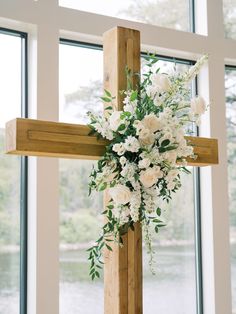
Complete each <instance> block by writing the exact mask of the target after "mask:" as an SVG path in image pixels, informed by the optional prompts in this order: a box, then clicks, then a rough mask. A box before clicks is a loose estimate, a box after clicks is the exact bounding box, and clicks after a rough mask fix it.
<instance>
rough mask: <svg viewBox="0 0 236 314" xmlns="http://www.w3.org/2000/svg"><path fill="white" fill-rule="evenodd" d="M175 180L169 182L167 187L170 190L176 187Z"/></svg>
mask: <svg viewBox="0 0 236 314" xmlns="http://www.w3.org/2000/svg"><path fill="white" fill-rule="evenodd" d="M175 185H176V184H175V182H174V181H170V182H169V183H168V184H167V189H168V190H173V189H174V188H175Z"/></svg>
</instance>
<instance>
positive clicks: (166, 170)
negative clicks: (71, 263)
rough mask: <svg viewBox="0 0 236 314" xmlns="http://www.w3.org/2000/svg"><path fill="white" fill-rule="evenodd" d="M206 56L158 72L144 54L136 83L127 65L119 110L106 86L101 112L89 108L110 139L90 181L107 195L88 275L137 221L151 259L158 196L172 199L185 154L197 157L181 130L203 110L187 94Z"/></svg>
mask: <svg viewBox="0 0 236 314" xmlns="http://www.w3.org/2000/svg"><path fill="white" fill-rule="evenodd" d="M206 60H207V56H203V57H202V58H200V59H199V60H198V61H197V62H196V64H195V65H194V66H192V67H191V68H190V69H189V70H188V71H187V72H185V73H174V74H173V75H167V74H164V73H160V69H159V68H158V67H157V61H158V60H157V58H156V57H155V56H148V57H147V58H146V66H147V69H148V70H147V71H146V72H145V73H144V74H143V75H142V79H141V83H140V85H139V86H135V87H133V86H132V84H131V77H132V75H135V74H132V73H131V72H130V71H129V70H127V80H128V88H127V90H125V91H121V92H122V93H123V95H124V101H123V103H124V107H123V110H122V111H113V107H112V102H113V100H114V97H112V95H111V93H110V92H109V91H106V90H105V95H104V97H102V100H103V101H104V102H106V103H108V106H107V108H106V110H105V115H104V116H97V115H94V114H92V113H91V112H89V113H88V115H89V118H90V123H89V126H90V128H91V129H92V133H97V134H98V135H99V136H100V137H102V138H105V139H108V140H110V141H111V142H110V144H109V145H108V146H107V147H106V152H105V154H104V155H103V157H102V158H101V159H100V160H99V161H98V163H97V168H96V169H95V168H93V170H92V172H91V181H90V184H89V190H90V193H91V191H92V190H97V191H105V190H107V193H108V195H109V202H108V203H107V204H106V208H105V211H104V212H103V213H102V214H103V215H104V216H105V217H106V218H105V219H104V225H103V227H102V230H101V235H100V237H99V239H98V240H97V241H96V242H95V244H94V245H93V246H92V247H91V248H89V249H88V252H89V260H90V262H91V265H90V276H91V277H92V279H94V278H96V277H99V276H100V274H99V270H100V269H101V268H102V264H103V260H102V250H103V248H104V247H106V248H107V249H108V250H111V251H112V247H111V245H110V243H111V242H116V243H117V244H118V245H121V246H122V235H123V234H125V233H126V232H128V230H129V228H130V229H132V230H134V228H135V223H136V222H140V223H141V224H142V227H143V231H144V234H145V237H144V238H145V240H146V245H147V248H148V252H149V253H150V262H151V261H152V259H153V256H152V254H153V250H152V242H151V232H150V226H151V225H154V229H155V231H156V232H158V231H159V229H160V228H161V227H163V226H165V223H164V222H163V220H162V218H161V216H162V209H161V207H160V200H161V201H162V202H163V201H164V202H167V203H168V202H169V201H170V200H171V198H172V195H173V193H175V192H176V191H177V190H178V189H179V188H180V187H181V176H180V173H181V172H186V173H189V170H188V169H187V168H186V165H187V162H186V158H189V157H190V158H196V156H195V155H194V153H193V147H192V146H191V145H190V144H189V143H188V141H187V140H186V139H185V137H184V135H185V133H186V129H187V127H188V126H191V125H192V123H197V124H199V122H200V116H201V115H202V114H203V113H204V112H205V110H206V103H205V101H204V99H203V98H202V97H200V96H197V97H194V98H191V92H190V83H191V81H192V80H193V79H194V77H195V76H196V75H197V73H198V72H199V70H200V68H201V66H202V65H203V64H204V63H205V61H206Z"/></svg>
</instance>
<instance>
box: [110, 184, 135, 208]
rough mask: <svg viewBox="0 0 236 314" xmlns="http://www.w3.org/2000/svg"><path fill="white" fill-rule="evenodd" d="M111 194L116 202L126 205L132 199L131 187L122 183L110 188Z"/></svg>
mask: <svg viewBox="0 0 236 314" xmlns="http://www.w3.org/2000/svg"><path fill="white" fill-rule="evenodd" d="M109 194H110V196H111V198H112V199H113V201H114V202H115V203H116V204H120V205H125V204H127V203H128V202H129V201H130V199H131V192H130V189H129V188H128V187H127V186H125V185H122V184H117V185H116V186H115V187H113V188H111V189H109Z"/></svg>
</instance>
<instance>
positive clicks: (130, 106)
mask: <svg viewBox="0 0 236 314" xmlns="http://www.w3.org/2000/svg"><path fill="white" fill-rule="evenodd" d="M130 96H131V94H130V93H127V96H126V97H125V99H124V101H123V103H124V104H125V105H124V111H128V112H130V113H132V114H134V113H135V110H136V108H137V104H138V101H137V99H135V100H133V101H131V100H130Z"/></svg>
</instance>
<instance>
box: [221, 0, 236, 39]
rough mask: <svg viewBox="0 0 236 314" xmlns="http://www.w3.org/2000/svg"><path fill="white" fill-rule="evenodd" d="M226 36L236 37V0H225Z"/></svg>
mask: <svg viewBox="0 0 236 314" xmlns="http://www.w3.org/2000/svg"><path fill="white" fill-rule="evenodd" d="M223 5H224V23H225V36H226V38H233V39H236V0H223Z"/></svg>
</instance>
